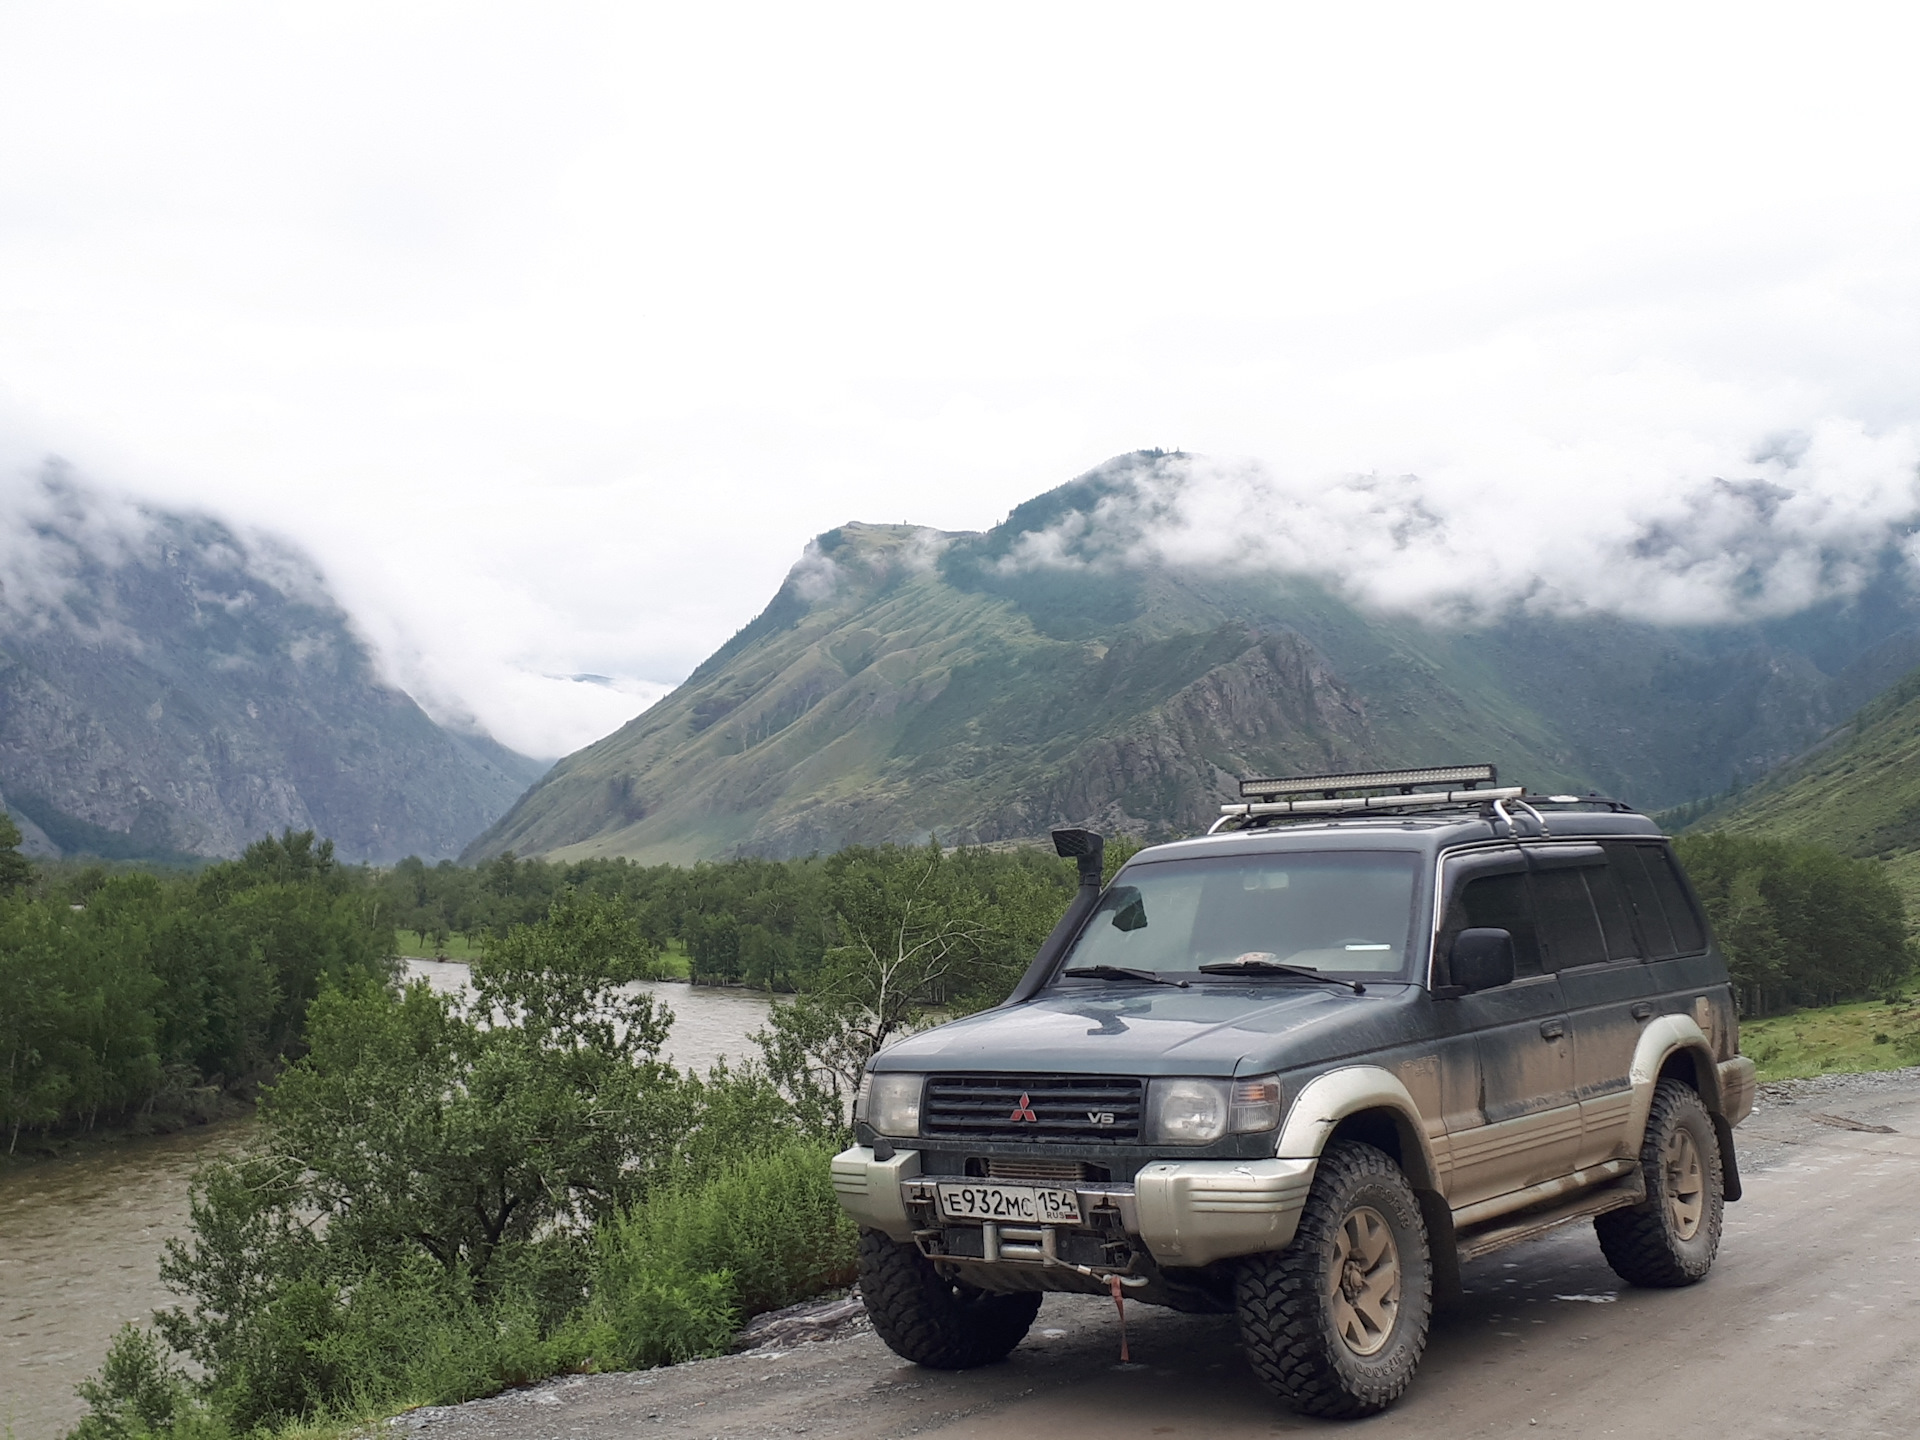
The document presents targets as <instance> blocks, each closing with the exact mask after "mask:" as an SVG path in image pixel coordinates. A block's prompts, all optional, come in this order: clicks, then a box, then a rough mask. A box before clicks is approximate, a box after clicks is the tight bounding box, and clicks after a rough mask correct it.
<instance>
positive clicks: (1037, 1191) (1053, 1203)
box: [940, 1185, 1080, 1225]
mask: <svg viewBox="0 0 1920 1440" xmlns="http://www.w3.org/2000/svg"><path fill="white" fill-rule="evenodd" d="M940 1213H941V1214H943V1215H945V1216H946V1217H947V1219H949V1220H1015V1221H1026V1222H1028V1223H1029V1224H1036V1225H1044V1224H1053V1225H1078V1224H1079V1223H1080V1197H1079V1196H1078V1195H1076V1194H1074V1193H1073V1191H1071V1190H1046V1189H1041V1188H1039V1187H1037V1186H1033V1185H942V1186H941V1187H940Z"/></svg>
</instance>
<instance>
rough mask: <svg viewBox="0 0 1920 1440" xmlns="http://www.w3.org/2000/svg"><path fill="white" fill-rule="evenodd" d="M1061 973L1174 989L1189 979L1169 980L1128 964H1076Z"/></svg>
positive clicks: (1180, 987)
mask: <svg viewBox="0 0 1920 1440" xmlns="http://www.w3.org/2000/svg"><path fill="white" fill-rule="evenodd" d="M1060 973H1061V974H1062V975H1069V976H1072V977H1073V978H1074V979H1076V980H1078V979H1081V978H1085V979H1088V980H1145V981H1148V982H1149V983H1151V984H1154V985H1171V986H1173V987H1174V988H1175V989H1176V990H1185V989H1186V988H1187V987H1188V986H1189V985H1191V984H1192V983H1193V982H1192V981H1191V980H1169V979H1167V977H1166V976H1164V975H1156V974H1155V973H1154V972H1153V971H1151V970H1135V969H1133V968H1132V967H1131V966H1128V965H1078V966H1075V967H1074V968H1073V969H1071V970H1062V971H1061V972H1060Z"/></svg>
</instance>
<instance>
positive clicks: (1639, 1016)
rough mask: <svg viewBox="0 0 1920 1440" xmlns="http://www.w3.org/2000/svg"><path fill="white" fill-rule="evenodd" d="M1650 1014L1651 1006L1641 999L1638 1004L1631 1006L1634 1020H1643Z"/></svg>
mask: <svg viewBox="0 0 1920 1440" xmlns="http://www.w3.org/2000/svg"><path fill="white" fill-rule="evenodd" d="M1652 1014H1653V1006H1651V1005H1649V1004H1648V1003H1647V1002H1646V1001H1644V1000H1642V1001H1641V1002H1640V1003H1639V1004H1638V1005H1636V1006H1634V1007H1633V1018H1634V1019H1636V1020H1645V1019H1647V1018H1648V1017H1649V1016H1650V1015H1652Z"/></svg>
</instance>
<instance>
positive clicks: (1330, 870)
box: [1062, 850, 1417, 975]
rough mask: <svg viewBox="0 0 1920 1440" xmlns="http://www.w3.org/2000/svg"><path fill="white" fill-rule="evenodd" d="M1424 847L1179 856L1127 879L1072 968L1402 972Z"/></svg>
mask: <svg viewBox="0 0 1920 1440" xmlns="http://www.w3.org/2000/svg"><path fill="white" fill-rule="evenodd" d="M1416 874H1417V857H1416V856H1414V855H1412V854H1409V853H1407V852H1405V851H1382V850H1343V851H1312V852H1304V853H1297V854H1286V855H1229V856H1221V857H1219V858H1217V859H1206V860H1168V861H1161V862H1158V863H1153V864H1146V865H1137V866H1133V867H1130V868H1129V869H1128V870H1127V871H1126V872H1125V873H1124V874H1122V875H1120V876H1119V877H1118V881H1119V883H1117V884H1115V885H1114V886H1113V887H1112V888H1111V889H1109V890H1108V891H1107V893H1106V894H1104V895H1102V896H1101V897H1100V904H1099V907H1098V908H1097V909H1095V911H1094V912H1093V915H1092V917H1091V918H1090V919H1089V920H1088V921H1087V924H1086V926H1085V928H1084V929H1082V930H1081V932H1080V938H1079V939H1078V940H1076V941H1075V942H1074V946H1073V949H1072V950H1071V951H1069V952H1068V954H1067V958H1066V963H1065V965H1064V966H1063V967H1062V968H1063V969H1069V970H1071V969H1083V968H1085V967H1088V966H1093V965H1115V966H1126V967H1129V968H1132V969H1137V970H1153V971H1157V972H1161V973H1172V974H1179V973H1196V972H1198V971H1199V969H1200V967H1201V966H1202V965H1218V964H1223V963H1228V962H1232V961H1243V962H1251V963H1249V964H1248V969H1249V970H1250V971H1257V962H1260V961H1266V962H1269V963H1277V964H1282V965H1294V966H1298V967H1301V968H1303V969H1312V970H1323V971H1327V972H1329V973H1332V974H1356V975H1384V974H1392V973H1396V972H1398V971H1399V970H1400V968H1401V966H1402V965H1403V964H1404V963H1405V961H1406V952H1407V936H1408V934H1409V932H1410V931H1411V929H1412V924H1413V896H1414V877H1415V875H1416Z"/></svg>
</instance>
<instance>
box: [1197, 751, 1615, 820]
mask: <svg viewBox="0 0 1920 1440" xmlns="http://www.w3.org/2000/svg"><path fill="white" fill-rule="evenodd" d="M1499 778H1500V775H1499V771H1498V770H1497V769H1495V767H1494V766H1492V765H1435V766H1429V767H1426V768H1424V769H1416V770H1363V771H1354V772H1351V773H1348V774H1338V775H1294V776H1288V777H1284V778H1267V779H1253V780H1242V781H1241V782H1240V794H1241V796H1242V797H1243V798H1242V801H1241V803H1240V804H1238V805H1222V806H1221V807H1220V818H1219V819H1218V820H1216V821H1215V822H1214V823H1213V825H1212V827H1211V828H1210V830H1209V831H1208V833H1209V834H1211V833H1213V832H1214V831H1217V830H1221V829H1227V828H1232V829H1239V828H1241V827H1243V826H1246V827H1252V826H1258V825H1265V824H1268V823H1271V822H1272V821H1275V820H1279V819H1282V818H1284V817H1286V816H1289V815H1335V814H1354V813H1366V812H1372V813H1375V814H1380V813H1386V814H1404V813H1405V812H1407V811H1409V810H1421V809H1429V808H1434V807H1448V806H1451V807H1455V808H1458V807H1461V806H1473V807H1475V808H1480V807H1486V808H1488V809H1490V810H1491V811H1492V812H1493V814H1494V815H1495V816H1497V817H1498V818H1499V819H1500V820H1502V821H1504V822H1506V824H1507V826H1508V828H1509V829H1511V828H1512V824H1513V820H1512V817H1511V816H1510V815H1509V814H1508V813H1507V808H1506V802H1508V801H1511V802H1513V803H1514V804H1515V805H1516V806H1517V807H1518V808H1520V809H1521V810H1524V811H1527V812H1529V813H1530V814H1531V815H1532V818H1533V820H1534V822H1535V824H1537V825H1538V826H1539V828H1540V831H1541V833H1542V834H1545V833H1546V821H1545V820H1543V819H1542V818H1541V816H1540V814H1539V811H1538V810H1537V809H1536V808H1535V807H1536V806H1541V805H1545V806H1550V807H1554V808H1561V807H1566V806H1574V805H1578V806H1583V807H1584V806H1593V805H1598V806H1603V807H1605V808H1606V809H1608V810H1610V811H1614V812H1617V813H1618V812H1630V811H1631V810H1632V808H1633V807H1632V806H1630V805H1627V804H1624V803H1623V802H1621V801H1619V800H1613V799H1609V798H1607V797H1605V796H1601V795H1597V794H1594V793H1592V792H1589V793H1588V794H1585V795H1529V794H1527V792H1526V787H1525V786H1522V785H1505V786H1503V785H1500V784H1499V783H1498V781H1499ZM1483 785H1484V786H1486V787H1488V788H1486V789H1481V788H1480V787H1481V786H1483ZM1422 786H1434V787H1442V788H1437V789H1421V788H1420V787H1422ZM1381 791H1390V792H1392V793H1390V794H1381V793H1380V792H1381ZM1283 795H1286V796H1298V797H1300V798H1297V799H1284V800H1283V799H1279V798H1277V797H1279V796H1283ZM1263 797H1264V798H1263Z"/></svg>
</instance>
